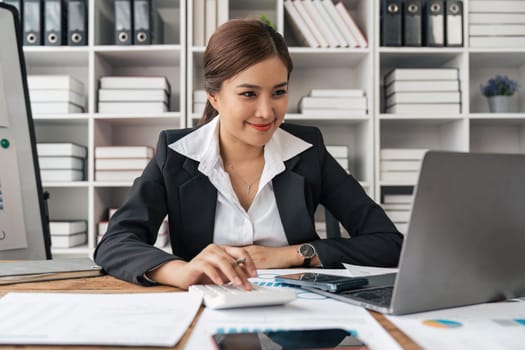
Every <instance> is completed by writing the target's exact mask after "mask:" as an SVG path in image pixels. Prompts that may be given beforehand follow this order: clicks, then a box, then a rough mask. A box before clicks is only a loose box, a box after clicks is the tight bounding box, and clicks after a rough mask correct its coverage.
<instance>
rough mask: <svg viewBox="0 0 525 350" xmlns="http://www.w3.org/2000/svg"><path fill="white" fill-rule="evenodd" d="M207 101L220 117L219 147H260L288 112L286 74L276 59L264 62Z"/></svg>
mask: <svg viewBox="0 0 525 350" xmlns="http://www.w3.org/2000/svg"><path fill="white" fill-rule="evenodd" d="M208 99H209V100H210V103H211V104H212V106H213V107H214V108H215V109H216V110H217V111H218V112H219V115H220V132H219V135H220V140H221V143H224V142H226V143H228V145H231V146H233V145H237V146H243V147H244V146H255V147H261V146H264V145H265V144H266V143H267V142H268V141H269V140H270V138H271V137H272V135H273V133H274V132H275V130H276V129H277V128H278V127H279V125H280V124H281V123H282V121H283V118H284V115H285V113H286V110H287V108H288V70H287V69H286V66H285V65H284V64H283V63H282V61H281V60H280V59H279V58H278V57H272V58H268V59H266V60H264V61H261V62H259V63H257V64H254V65H253V66H250V67H248V68H247V69H246V70H244V71H242V72H240V73H239V74H237V75H236V76H234V77H232V78H230V79H228V80H225V81H224V82H223V83H222V86H221V90H220V91H219V92H218V93H216V94H215V95H214V96H211V95H209V96H208Z"/></svg>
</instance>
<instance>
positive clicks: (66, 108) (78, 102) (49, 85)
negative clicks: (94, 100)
mask: <svg viewBox="0 0 525 350" xmlns="http://www.w3.org/2000/svg"><path fill="white" fill-rule="evenodd" d="M27 85H28V88H29V99H30V101H31V110H32V112H33V114H67V113H82V112H83V111H84V106H85V105H86V99H85V95H84V84H83V83H82V82H81V81H80V80H77V79H75V78H74V77H72V76H71V75H28V76H27Z"/></svg>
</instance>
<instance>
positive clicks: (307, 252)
mask: <svg viewBox="0 0 525 350" xmlns="http://www.w3.org/2000/svg"><path fill="white" fill-rule="evenodd" d="M299 253H300V254H301V255H302V256H304V257H305V258H313V257H314V256H315V248H314V246H313V245H311V244H308V243H306V244H302V245H301V246H300V247H299Z"/></svg>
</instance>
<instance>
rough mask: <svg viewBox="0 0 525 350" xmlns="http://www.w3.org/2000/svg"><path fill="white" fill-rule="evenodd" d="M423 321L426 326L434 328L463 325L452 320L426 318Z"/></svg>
mask: <svg viewBox="0 0 525 350" xmlns="http://www.w3.org/2000/svg"><path fill="white" fill-rule="evenodd" d="M422 323H423V324H424V325H425V326H429V327H434V328H459V327H461V326H462V324H461V323H459V322H456V321H451V320H443V319H437V320H424V321H422Z"/></svg>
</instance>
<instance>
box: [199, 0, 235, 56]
mask: <svg viewBox="0 0 525 350" xmlns="http://www.w3.org/2000/svg"><path fill="white" fill-rule="evenodd" d="M190 5H191V3H190ZM191 18H192V20H193V45H194V46H205V45H206V43H207V42H208V40H209V39H210V36H211V35H212V34H213V32H214V31H215V29H216V28H217V27H218V26H220V25H221V24H222V23H224V22H226V21H227V20H228V1H222V0H194V1H193V16H192V17H191Z"/></svg>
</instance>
